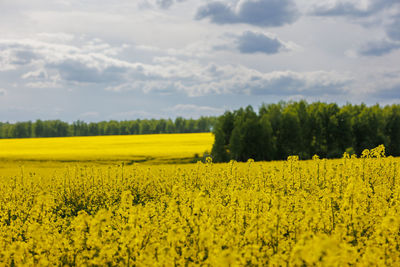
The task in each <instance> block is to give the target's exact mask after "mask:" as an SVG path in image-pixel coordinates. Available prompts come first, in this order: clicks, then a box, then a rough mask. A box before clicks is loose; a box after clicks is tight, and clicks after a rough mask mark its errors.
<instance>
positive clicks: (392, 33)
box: [386, 14, 400, 41]
mask: <svg viewBox="0 0 400 267" xmlns="http://www.w3.org/2000/svg"><path fill="white" fill-rule="evenodd" d="M386 33H387V35H388V37H389V38H391V39H392V40H397V41H400V14H399V15H398V16H397V17H396V19H395V21H394V22H392V23H390V24H389V25H387V26H386Z"/></svg>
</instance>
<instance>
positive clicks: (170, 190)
mask: <svg viewBox="0 0 400 267" xmlns="http://www.w3.org/2000/svg"><path fill="white" fill-rule="evenodd" d="M194 136H196V135H191V136H190V138H193V137H194ZM197 137H198V139H197V141H193V142H194V143H196V144H198V148H196V149H193V150H189V151H188V150H186V148H184V147H185V146H182V147H179V146H176V145H173V143H172V142H169V144H171V145H172V146H173V148H171V147H170V148H166V146H167V144H159V145H158V146H157V145H155V144H153V145H151V146H150V147H152V148H153V149H154V151H157V152H158V153H159V154H158V155H159V157H160V158H161V159H163V160H164V159H165V158H166V157H170V158H176V157H177V155H179V153H182V154H180V155H181V158H185V157H189V155H192V154H193V153H201V151H202V150H203V149H205V148H207V149H208V147H209V146H210V143H208V142H209V139H210V138H211V137H212V136H211V135H208V136H207V135H204V136H202V137H203V138H204V139H203V141H199V139H200V137H199V136H197ZM114 138H115V137H114ZM120 138H121V137H120ZM147 138H148V137H147ZM190 138H189V137H188V139H190ZM127 139H128V137H122V138H121V140H116V139H114V140H112V139H111V138H110V140H109V142H108V143H107V142H105V140H102V141H101V142H100V140H99V139H97V140H96V139H93V144H94V143H96V142H98V143H97V144H99V143H102V144H104V148H105V149H104V151H103V153H104V154H100V152H99V155H101V157H100V156H99V157H100V158H101V159H105V160H106V161H99V158H98V157H93V155H94V153H93V150H90V149H89V145H88V146H87V147H86V146H83V145H82V146H79V149H81V150H78V151H80V152H78V153H76V152H75V154H73V152H71V151H73V148H74V146H73V145H72V144H71V143H69V144H67V141H66V140H63V139H59V140H60V141H59V142H60V143H59V145H60V146H61V143H63V145H64V146H65V147H64V149H62V146H61V147H59V148H58V149H62V151H64V152H63V153H61V152H58V153H57V152H56V151H54V153H53V151H52V150H51V149H50V147H51V146H50V144H49V143H48V144H49V145H48V148H47V150H46V149H44V148H42V149H41V150H40V151H39V152H40V153H39V152H38V153H37V154H36V155H35V154H34V152H35V149H34V148H33V144H32V146H28V148H26V150H23V151H24V152H21V151H20V153H19V154H18V153H17V151H18V150H17V149H16V148H17V144H18V141H20V142H22V143H23V142H28V141H30V140H15V142H16V143H14V144H13V143H12V141H11V140H10V141H8V142H9V143H8V144H7V148H8V149H9V148H10V147H14V150H13V152H12V153H10V154H8V155H9V158H8V159H7V161H6V160H5V159H4V160H3V161H2V168H1V169H0V191H1V192H0V262H2V263H4V264H5V265H22V264H27V265H49V264H57V265H73V266H74V265H77V266H95V265H121V266H171V265H206V266H238V265H239V266H245V265H247V266H254V265H272V266H279V265H287V264H288V265H297V266H301V265H317V266H343V265H381V266H382V265H394V264H395V263H398V262H399V261H400V253H399V250H398V247H399V245H400V237H399V229H400V219H399V216H398V214H399V211H400V184H399V178H400V177H399V175H398V174H399V166H400V165H399V163H400V162H399V160H398V159H397V158H392V157H385V155H384V147H383V146H381V147H378V148H376V149H373V150H365V151H364V152H363V154H362V156H361V157H360V158H356V157H355V156H353V157H349V155H348V154H344V156H343V158H342V159H336V160H325V159H319V158H318V157H316V156H315V157H314V158H313V159H312V160H308V161H299V160H298V157H296V156H291V157H289V158H288V159H287V160H285V161H275V162H254V161H252V160H249V161H248V162H245V163H239V162H235V161H231V162H230V163H223V164H215V163H212V160H211V158H208V159H207V160H206V161H205V162H198V163H195V164H160V162H161V163H164V161H163V160H161V161H158V162H157V164H156V161H154V162H153V163H152V162H151V161H149V162H145V163H137V162H133V163H132V162H130V161H124V160H126V159H127V157H125V156H127V155H131V154H129V153H131V152H129V153H128V152H126V151H127V145H126V141H127ZM144 139H146V137H144ZM43 140H49V141H50V142H55V143H56V142H57V140H55V139H43ZM61 140H62V142H61ZM69 140H82V139H79V138H77V139H69ZM87 140H91V139H90V138H89V139H87ZM95 140H96V142H95ZM142 140H143V139H142ZM171 140H174V139H173V138H172V137H171ZM183 140H185V139H184V138H183ZM204 140H206V141H204ZM36 142H39V140H37V141H36ZM71 142H72V141H71ZM144 142H145V141H142V143H141V144H142V148H143V150H137V151H140V153H138V154H140V155H142V154H143V153H145V152H146V151H151V150H146V149H144V147H145V145H143V143H144ZM202 142H203V143H202ZM5 143H6V142H5ZM39 143H40V142H39ZM2 144H4V143H2ZM44 144H46V142H44V143H42V144H41V145H44ZM89 144H90V142H89ZM106 144H107V145H110V144H113V146H114V150H112V149H110V150H107V145H106ZM117 144H119V145H120V147H121V149H120V150H117V149H115V146H117ZM124 144H125V145H124ZM201 144H202V145H201ZM5 147H6V146H5V145H4V146H3V149H2V157H3V158H6V156H7V153H6V152H7V150H6V149H4V148H5ZM22 148H23V146H22V145H20V149H22ZM75 148H76V147H75ZM157 148H158V149H157ZM160 148H162V149H160ZM85 151H92V152H91V153H92V154H90V153H89V152H85ZM112 151H118V152H115V154H112V153H111V152H112ZM131 151H132V150H131ZM28 152H29V153H28ZM45 152H46V153H45ZM134 153H136V152H134ZM148 153H150V152H148ZM168 153H172V154H169V155H167V154H168ZM184 153H187V154H184ZM138 154H136V155H138ZM38 155H40V159H41V160H42V161H32V159H33V158H34V157H39V156H38ZM89 155H91V157H89ZM116 155H117V156H116ZM122 155H124V157H122V159H123V160H121V159H120V161H118V160H117V159H119V158H118V157H119V156H122ZM132 155H133V154H132ZM145 155H146V156H148V155H150V154H145ZM22 159H25V161H23V160H22ZM44 160H51V161H44ZM57 160H59V161H57ZM61 160H66V161H61ZM68 160H70V161H68ZM128 163H129V164H128Z"/></svg>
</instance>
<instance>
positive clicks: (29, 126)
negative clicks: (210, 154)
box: [0, 117, 216, 138]
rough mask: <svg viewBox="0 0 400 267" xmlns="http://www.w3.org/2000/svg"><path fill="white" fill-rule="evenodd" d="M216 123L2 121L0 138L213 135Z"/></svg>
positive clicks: (206, 120) (208, 120) (211, 119)
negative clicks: (163, 134)
mask: <svg viewBox="0 0 400 267" xmlns="http://www.w3.org/2000/svg"><path fill="white" fill-rule="evenodd" d="M215 122H216V118H215V117H200V118H199V119H184V118H181V117H178V118H176V119H175V120H171V119H159V120H156V119H151V120H140V119H138V120H130V121H115V120H112V121H102V122H91V123H86V122H83V121H76V122H73V123H71V124H69V123H67V122H62V121H60V120H48V121H41V120H37V121H36V122H31V121H28V122H17V123H1V122H0V138H29V137H63V136H96V135H131V134H159V133H200V132H210V131H211V130H212V127H213V125H214V123H215Z"/></svg>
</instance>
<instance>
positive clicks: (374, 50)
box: [359, 40, 400, 56]
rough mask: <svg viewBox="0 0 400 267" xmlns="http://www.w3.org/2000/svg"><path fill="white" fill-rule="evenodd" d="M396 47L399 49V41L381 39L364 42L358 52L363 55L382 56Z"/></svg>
mask: <svg viewBox="0 0 400 267" xmlns="http://www.w3.org/2000/svg"><path fill="white" fill-rule="evenodd" d="M397 49H400V43H399V42H392V41H389V40H382V41H378V42H369V43H367V44H365V45H364V46H363V47H361V49H360V51H359V54H361V55H363V56H383V55H386V54H389V53H391V52H392V51H394V50H397Z"/></svg>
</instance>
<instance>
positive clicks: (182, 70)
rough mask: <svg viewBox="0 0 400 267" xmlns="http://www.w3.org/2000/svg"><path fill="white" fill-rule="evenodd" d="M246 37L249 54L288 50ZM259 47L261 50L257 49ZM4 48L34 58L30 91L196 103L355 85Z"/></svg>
mask: <svg viewBox="0 0 400 267" xmlns="http://www.w3.org/2000/svg"><path fill="white" fill-rule="evenodd" d="M242 37H243V38H244V39H245V40H242V42H240V41H239V43H238V47H239V49H240V50H241V51H242V52H244V53H253V52H263V53H275V52H276V51H278V50H279V49H281V46H282V44H281V42H280V41H279V40H278V39H276V38H271V37H269V36H267V35H264V34H257V33H252V32H247V33H244V34H243V35H242ZM246 38H247V39H246ZM257 42H259V43H260V44H255V43H257ZM276 42H279V43H278V44H277V43H276ZM4 44H8V45H5V50H4V51H6V52H7V51H8V50H10V49H15V47H16V48H17V49H18V51H24V53H22V54H20V56H21V57H23V58H24V55H25V54H29V55H31V54H32V55H34V58H35V59H34V60H33V61H32V62H29V63H28V64H26V65H24V66H22V67H23V68H24V71H25V73H24V74H23V75H21V76H20V77H22V78H23V81H25V82H26V84H25V85H26V86H27V87H42V88H51V87H57V85H60V86H59V87H67V86H68V85H71V84H72V85H78V86H79V85H85V84H95V85H96V86H98V87H99V88H100V89H106V90H107V91H109V92H110V91H111V92H112V91H116V92H123V91H130V90H134V91H141V92H143V93H145V94H148V93H152V94H158V95H172V94H177V93H178V94H183V95H186V96H190V97H195V96H207V95H227V94H230V95H236V94H239V95H274V96H290V95H304V96H308V95H311V96H313V95H320V94H322V95H339V94H343V93H345V90H346V87H347V86H348V85H349V83H350V82H351V80H350V79H348V78H346V77H343V76H342V75H339V74H337V73H333V72H324V71H316V72H292V71H273V72H260V71H257V70H255V69H251V68H248V67H245V66H241V65H218V64H214V63H212V64H208V65H204V63H200V62H199V61H197V60H190V59H187V58H185V59H179V58H178V57H172V56H168V57H155V58H154V60H153V62H151V63H147V64H145V63H139V62H130V61H126V60H120V59H117V58H116V56H117V55H118V51H119V50H118V49H117V48H114V47H112V46H111V45H106V44H104V43H98V44H97V45H95V46H93V45H79V46H74V45H65V44H62V45H60V44H54V43H46V42H42V41H40V42H39V41H34V40H24V41H23V45H22V44H21V41H19V40H7V41H3V45H4ZM278 46H279V47H278ZM7 49H8V50H7ZM110 50H111V51H113V52H110ZM5 54H7V53H5ZM8 54H10V53H8ZM12 56H13V57H14V56H15V55H12ZM17 58H18V57H17ZM6 61H7V58H6ZM14 67H15V68H17V69H19V68H22V67H21V66H14ZM25 69H29V70H28V71H27V70H25Z"/></svg>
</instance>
